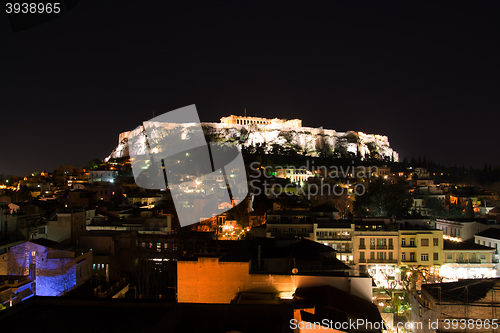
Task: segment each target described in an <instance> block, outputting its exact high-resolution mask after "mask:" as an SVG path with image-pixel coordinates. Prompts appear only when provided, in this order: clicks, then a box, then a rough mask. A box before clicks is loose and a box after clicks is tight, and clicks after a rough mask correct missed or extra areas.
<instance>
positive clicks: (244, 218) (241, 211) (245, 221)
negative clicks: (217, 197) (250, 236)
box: [227, 202, 250, 229]
mask: <svg viewBox="0 0 500 333" xmlns="http://www.w3.org/2000/svg"><path fill="white" fill-rule="evenodd" d="M227 219H228V220H235V221H236V223H238V225H239V226H240V227H241V229H245V228H246V227H248V225H249V224H250V216H249V215H248V209H247V207H246V205H245V202H242V203H240V204H239V205H236V206H235V207H233V208H231V209H230V210H229V211H228V212H227Z"/></svg>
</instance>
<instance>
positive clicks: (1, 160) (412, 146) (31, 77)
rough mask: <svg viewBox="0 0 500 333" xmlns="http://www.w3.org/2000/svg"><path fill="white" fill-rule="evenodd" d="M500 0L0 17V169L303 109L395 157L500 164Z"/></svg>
mask: <svg viewBox="0 0 500 333" xmlns="http://www.w3.org/2000/svg"><path fill="white" fill-rule="evenodd" d="M499 13H500V2H499V1H491V2H486V1H467V2H462V1H453V2H437V3H436V1H432V2H422V1H411V2H410V1H398V2H386V1H384V2H375V1H370V2H360V1H344V2H330V1H328V2H326V1H325V2H309V1H273V2H272V3H268V1H263V2H259V1H251V2H250V1H223V2H213V3H212V2H210V3H209V2H208V1H205V2H202V3H197V4H195V3H191V2H190V3H185V2H180V1H179V2H178V3H174V2H171V1H124V0H122V1H106V0H99V1H90V0H85V1H80V2H78V3H77V4H76V6H75V7H74V8H73V9H71V10H69V11H68V12H67V13H66V14H64V15H62V16H60V17H58V18H56V19H54V20H52V21H50V22H47V23H45V24H42V25H39V26H36V27H33V28H31V29H26V30H23V31H19V32H13V30H12V28H11V26H10V25H9V21H8V19H7V16H6V14H2V15H0V18H1V21H0V31H1V34H0V41H1V44H0V45H1V51H2V52H1V55H0V57H1V59H2V67H1V72H0V77H1V81H0V82H1V93H0V111H1V113H0V114H1V116H2V117H1V125H2V126H1V130H0V138H1V142H2V145H1V151H2V153H1V155H0V156H1V157H0V173H2V174H15V175H25V174H28V173H31V172H33V171H42V170H47V171H53V170H54V169H55V168H57V167H58V166H60V165H68V164H73V165H75V166H83V165H86V164H87V162H88V161H89V160H91V159H93V158H96V157H99V158H104V157H106V156H107V155H108V154H109V153H110V152H111V151H112V149H113V148H114V147H115V146H116V145H117V143H118V134H119V133H120V132H123V131H127V130H131V129H134V128H135V127H137V126H138V125H140V124H141V123H142V121H144V120H147V119H149V118H151V117H152V116H153V112H154V113H155V115H159V114H161V113H163V112H167V111H170V110H173V109H176V108H179V107H183V106H186V105H190V104H196V106H197V109H198V112H199V115H200V119H201V120H202V121H205V122H219V120H220V118H221V117H223V116H227V115H230V114H236V115H243V113H244V108H246V109H247V115H250V116H255V115H257V116H263V117H268V118H274V117H278V118H288V119H290V118H299V119H302V120H303V125H304V126H309V127H319V126H323V127H324V128H329V129H335V130H337V131H348V130H355V131H363V132H366V133H373V134H383V135H387V136H388V137H389V141H390V143H391V146H392V147H393V148H394V149H395V150H396V151H397V152H399V153H400V156H401V157H405V156H406V157H408V158H411V157H415V158H416V157H418V156H421V157H423V156H424V155H425V157H426V158H427V160H434V161H435V162H437V163H441V164H444V165H447V166H453V165H455V164H457V165H465V166H466V167H469V166H470V165H473V166H474V167H481V168H482V167H483V165H484V163H488V164H490V163H491V164H492V165H493V166H497V165H499V164H500V154H499V149H498V145H499V133H498V128H499V124H500V112H499V111H500V108H499V104H500V103H499V92H500V83H499V82H500V81H499V80H500V75H499V74H500V65H499V61H500V52H499V51H500V47H499V43H500V26H499V24H500V19H499Z"/></svg>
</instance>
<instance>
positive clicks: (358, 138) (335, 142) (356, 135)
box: [106, 123, 399, 161]
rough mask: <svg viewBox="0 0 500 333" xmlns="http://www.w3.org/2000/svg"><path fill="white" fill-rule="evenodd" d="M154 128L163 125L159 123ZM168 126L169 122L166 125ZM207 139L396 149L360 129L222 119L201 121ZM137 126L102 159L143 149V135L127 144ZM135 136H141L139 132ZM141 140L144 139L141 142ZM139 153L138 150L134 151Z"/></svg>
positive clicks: (323, 148)
mask: <svg viewBox="0 0 500 333" xmlns="http://www.w3.org/2000/svg"><path fill="white" fill-rule="evenodd" d="M156 125H157V126H158V128H161V127H165V125H162V124H160V123H158V124H156ZM176 126H177V130H179V135H181V136H186V135H189V132H190V131H192V130H193V129H194V124H182V125H176ZM167 127H170V126H167ZM202 128H203V132H204V134H205V137H206V138H207V141H223V142H224V141H227V142H235V143H238V144H240V145H241V146H243V147H246V148H249V149H260V150H261V151H263V152H265V153H276V154H280V153H285V152H287V151H289V150H294V151H296V152H297V153H299V154H300V155H306V156H313V157H314V156H346V155H347V156H348V155H351V156H356V155H358V156H361V157H362V158H364V157H367V156H371V157H372V158H379V159H390V160H394V161H398V159H399V157H398V153H397V152H395V151H394V150H393V149H392V148H391V147H390V145H389V139H388V138H387V136H384V135H378V134H365V133H363V132H352V131H349V132H346V133H342V132H336V131H334V130H329V129H322V128H311V127H294V128H292V127H286V126H282V125H260V124H259V125H257V124H252V125H237V124H222V123H202ZM140 132H141V130H140V129H136V130H134V131H128V132H123V133H121V134H120V135H119V142H118V146H117V147H116V148H115V149H114V150H113V151H112V152H111V154H110V155H109V156H108V157H107V158H106V160H109V159H114V158H124V157H128V156H129V150H130V149H136V150H143V149H144V147H145V146H146V144H145V137H144V136H142V138H143V139H142V140H139V142H137V140H134V141H135V142H136V146H134V147H132V148H131V147H129V138H130V137H131V136H137V135H139V133H140ZM139 137H141V136H140V135H139ZM141 141H144V142H142V143H141ZM138 154H141V152H138Z"/></svg>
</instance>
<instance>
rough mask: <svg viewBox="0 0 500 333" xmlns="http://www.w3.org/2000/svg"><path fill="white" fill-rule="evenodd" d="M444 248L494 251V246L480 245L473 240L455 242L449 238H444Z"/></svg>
mask: <svg viewBox="0 0 500 333" xmlns="http://www.w3.org/2000/svg"><path fill="white" fill-rule="evenodd" d="M443 250H444V251H446V250H478V251H494V250H495V249H494V248H491V247H488V246H484V245H479V244H476V243H474V242H471V241H465V242H454V241H450V240H447V239H444V240H443Z"/></svg>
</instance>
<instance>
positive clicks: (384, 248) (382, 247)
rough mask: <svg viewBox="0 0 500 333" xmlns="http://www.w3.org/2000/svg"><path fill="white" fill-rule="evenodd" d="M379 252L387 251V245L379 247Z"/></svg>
mask: <svg viewBox="0 0 500 333" xmlns="http://www.w3.org/2000/svg"><path fill="white" fill-rule="evenodd" d="M377 250H387V245H377Z"/></svg>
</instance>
